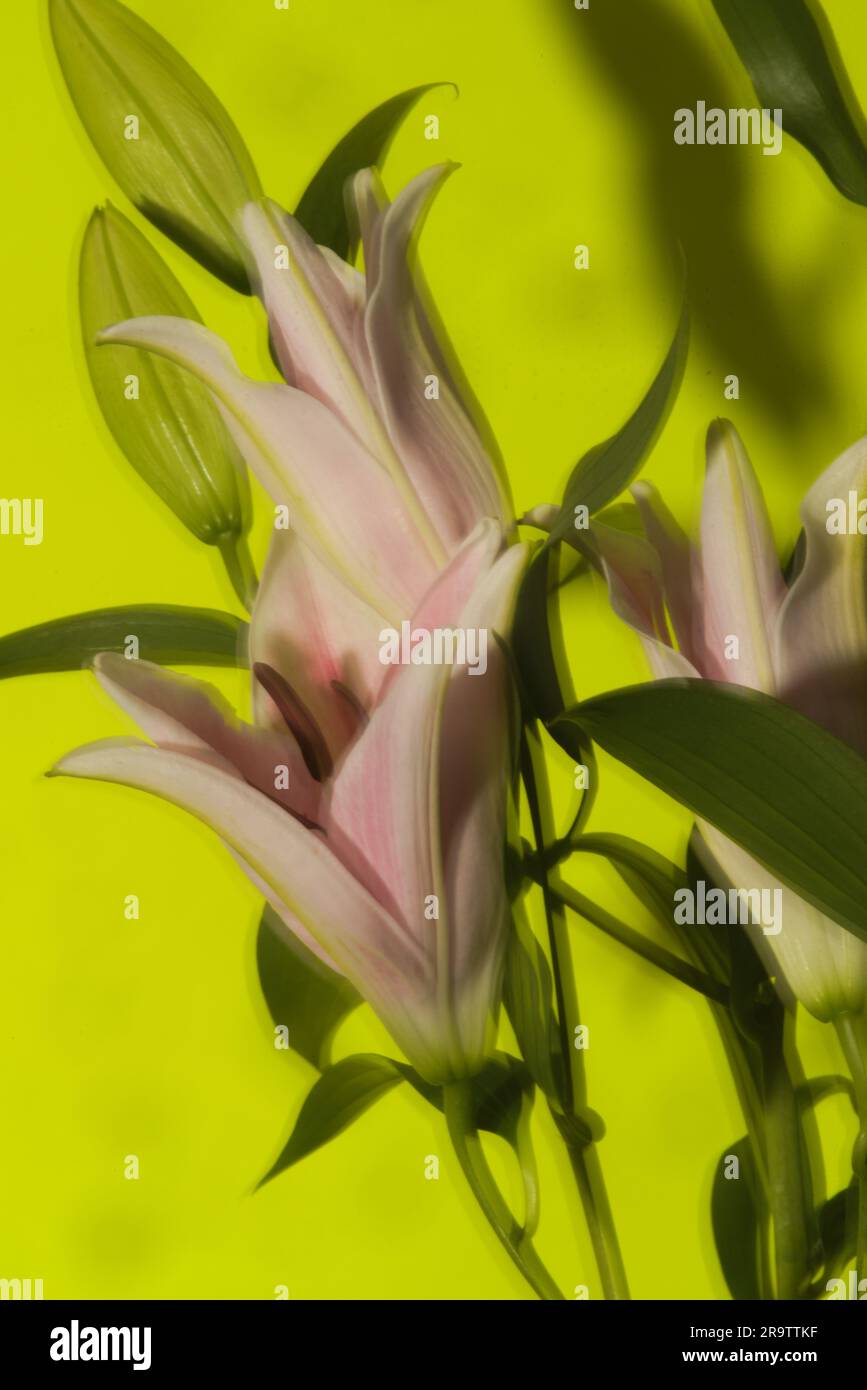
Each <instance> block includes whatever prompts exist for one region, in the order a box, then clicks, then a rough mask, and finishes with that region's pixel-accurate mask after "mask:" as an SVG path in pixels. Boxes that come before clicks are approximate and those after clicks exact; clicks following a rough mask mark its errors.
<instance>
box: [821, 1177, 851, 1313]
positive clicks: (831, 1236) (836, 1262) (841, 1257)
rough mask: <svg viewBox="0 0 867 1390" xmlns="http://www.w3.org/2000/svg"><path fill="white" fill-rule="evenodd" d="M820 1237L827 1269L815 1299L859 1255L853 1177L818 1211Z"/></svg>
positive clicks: (825, 1268) (823, 1292)
mask: <svg viewBox="0 0 867 1390" xmlns="http://www.w3.org/2000/svg"><path fill="white" fill-rule="evenodd" d="M817 1218H818V1225H819V1236H820V1239H821V1242H822V1255H823V1260H824V1268H823V1270H822V1277H821V1279H820V1280H819V1283H818V1285H817V1287H816V1288H815V1289H814V1290H813V1296H814V1297H815V1298H822V1297H823V1296H824V1294H825V1293H826V1289H825V1284H826V1282H827V1280H829V1279H834V1278H837V1277H839V1275H840V1274H841V1273H842V1272H843V1270H844V1269H845V1268H846V1265H847V1264H848V1263H849V1261H850V1260H851V1259H852V1258H853V1256H854V1255H855V1246H856V1230H857V1225H858V1184H857V1182H856V1181H855V1180H854V1179H853V1181H852V1182H851V1183H850V1184H849V1186H848V1187H844V1188H843V1190H842V1192H835V1193H834V1196H833V1197H829V1198H828V1200H827V1202H824V1203H823V1204H822V1206H821V1207H820V1208H819V1210H818V1212H817Z"/></svg>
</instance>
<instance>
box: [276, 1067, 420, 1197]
mask: <svg viewBox="0 0 867 1390" xmlns="http://www.w3.org/2000/svg"><path fill="white" fill-rule="evenodd" d="M402 1080H403V1076H402V1074H401V1071H400V1069H399V1068H398V1066H397V1064H396V1063H395V1062H392V1061H390V1060H389V1058H388V1057H380V1056H378V1055H377V1054H376V1053H373V1052H367V1053H364V1052H359V1053H357V1054H356V1055H355V1056H354V1057H346V1058H344V1059H343V1061H342V1062H335V1064H334V1066H332V1067H329V1068H328V1070H327V1071H324V1072H323V1073H322V1075H321V1076H320V1077H318V1078H317V1079H316V1081H314V1083H313V1086H312V1087H311V1089H310V1091H309V1092H308V1094H307V1098H306V1100H305V1101H304V1104H303V1105H302V1107H301V1113H300V1114H299V1116H298V1119H297V1120H296V1122H295V1128H294V1129H293V1131H292V1134H291V1135H290V1137H289V1142H288V1143H287V1144H286V1146H285V1147H284V1149H283V1151H282V1153H281V1154H280V1156H279V1158H278V1159H277V1161H276V1162H275V1163H274V1165H273V1167H271V1168H270V1169H269V1170H268V1172H267V1173H266V1174H265V1176H264V1178H262V1179H261V1181H260V1183H259V1186H260V1187H262V1186H263V1185H264V1184H265V1183H266V1182H270V1180H271V1179H272V1178H276V1177H277V1175H278V1174H279V1173H283V1172H285V1170H286V1169H287V1168H291V1167H292V1165H293V1163H298V1161H299V1160H300V1159H302V1158H306V1156H307V1155H308V1154H311V1153H313V1152H314V1150H315V1149H319V1148H321V1147H322V1145H323V1144H327V1143H328V1141H329V1140H330V1139H334V1138H335V1137H336V1136H337V1135H338V1134H340V1133H341V1132H342V1131H343V1130H344V1129H347V1128H348V1127H349V1125H351V1124H352V1123H353V1122H354V1121H355V1120H357V1119H358V1118H359V1116H361V1115H363V1114H364V1112H365V1110H369V1109H370V1107H371V1105H373V1104H374V1103H375V1102H376V1101H378V1100H379V1099H380V1097H381V1096H384V1095H385V1093H386V1092H387V1091H390V1090H391V1089H392V1087H394V1086H396V1085H397V1084H398V1083H399V1082H400V1081H402Z"/></svg>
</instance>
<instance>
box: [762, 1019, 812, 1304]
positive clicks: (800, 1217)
mask: <svg viewBox="0 0 867 1390" xmlns="http://www.w3.org/2000/svg"><path fill="white" fill-rule="evenodd" d="M762 1081H763V1099H764V1108H765V1138H766V1144H767V1171H768V1202H769V1205H770V1209H771V1216H772V1219H773V1229H774V1267H775V1271H776V1296H777V1298H778V1299H795V1298H801V1297H803V1293H804V1288H805V1285H806V1280H807V1277H808V1273H809V1251H810V1241H809V1233H808V1229H807V1222H806V1216H805V1213H806V1211H807V1209H808V1193H807V1190H806V1186H805V1183H806V1177H805V1172H804V1163H803V1158H804V1140H803V1135H802V1132H801V1115H800V1110H799V1107H798V1098H797V1096H796V1094H795V1089H794V1087H793V1086H792V1079H791V1077H790V1076H789V1071H788V1068H787V1066H786V1061H785V1057H784V1055H783V1049H782V1046H780V1045H777V1043H775V1042H773V1041H771V1042H769V1043H767V1044H766V1045H765V1046H763V1048H762Z"/></svg>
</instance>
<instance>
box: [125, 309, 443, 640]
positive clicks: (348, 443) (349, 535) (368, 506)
mask: <svg viewBox="0 0 867 1390" xmlns="http://www.w3.org/2000/svg"><path fill="white" fill-rule="evenodd" d="M99 341H100V342H122V343H126V344H128V345H129V346H132V347H141V348H146V349H148V350H149V351H151V352H156V353H157V354H159V355H161V356H164V357H167V358H168V359H169V360H170V361H173V362H176V363H177V364H178V365H179V366H182V367H185V368H186V369H187V370H189V371H190V372H192V373H193V375H194V376H196V377H198V379H199V380H200V381H202V382H203V383H204V384H205V385H206V386H207V387H209V389H210V390H211V391H212V392H213V394H214V397H215V399H216V401H217V403H218V405H219V406H220V408H221V411H222V413H223V415H224V418H225V419H226V422H227V424H228V425H229V428H230V429H231V431H232V433H233V435H234V436H235V439H236V442H237V443H238V445H239V447H240V449H241V451H242V452H243V453H244V455H245V457H246V459H247V461H248V463H249V464H250V467H251V468H252V469H253V471H254V472H255V473H256V474H257V476H258V478H259V480H260V482H261V483H262V484H263V486H264V487H265V488H266V490H267V491H268V492H269V493H270V494H271V496H272V498H273V499H274V500H275V502H277V503H281V504H284V505H286V506H288V508H289V513H290V521H291V524H292V525H293V526H294V528H295V529H296V530H297V531H298V532H299V534H300V535H301V536H302V538H303V539H304V541H305V543H306V544H307V545H309V546H310V548H311V549H312V550H314V551H315V552H316V554H317V555H318V557H319V558H320V559H321V561H322V562H323V564H325V565H326V566H328V567H329V568H330V569H332V570H333V571H334V572H335V573H336V574H338V575H340V576H341V577H342V578H343V579H344V580H345V582H346V583H347V584H348V585H349V586H350V587H351V588H353V589H354V590H355V592H356V593H357V594H359V595H360V596H361V597H362V598H363V599H364V600H365V601H366V602H368V603H370V604H371V605H372V606H373V607H374V608H378V609H379V610H380V611H381V612H383V613H385V614H389V613H391V614H392V615H393V617H396V618H399V617H400V616H401V615H403V614H404V613H406V612H411V611H412V607H413V605H414V603H415V602H416V601H417V598H418V595H419V594H420V593H423V592H424V590H425V589H426V588H427V587H428V585H429V584H430V583H431V581H432V579H433V577H434V575H435V573H436V567H435V564H434V561H433V558H432V555H431V552H430V550H429V549H428V547H427V543H426V539H425V537H424V535H423V534H422V533H421V532H420V531H419V530H418V529H417V528H416V527H415V525H414V524H413V523H412V521H411V520H410V519H409V516H408V514H407V511H406V509H405V507H404V506H403V504H402V502H401V500H400V497H399V495H398V493H397V491H396V489H395V488H394V486H393V484H392V482H391V480H390V479H389V476H388V474H387V472H386V471H385V469H384V468H383V467H382V466H381V464H380V463H379V462H378V461H377V460H376V459H374V458H373V457H372V455H371V454H369V453H368V452H367V450H366V449H365V448H364V447H363V445H362V444H361V443H360V442H359V440H358V439H357V438H356V436H355V435H354V434H352V433H351V432H350V431H349V430H348V429H347V428H346V427H345V426H344V425H343V424H341V422H340V420H338V418H337V417H336V416H335V415H334V414H332V412H331V411H329V410H328V409H327V408H326V407H325V406H323V405H322V404H321V403H320V402H319V401H317V400H314V399H313V397H312V396H308V395H305V394H304V393H303V392H302V391H297V390H295V388H293V387H291V386H287V385H282V384H278V383H276V382H256V381H252V380H251V379H250V378H249V377H246V376H244V375H243V373H242V372H240V371H239V370H238V367H237V365H236V363H235V360H234V358H233V357H232V354H231V352H230V351H229V349H228V348H227V347H226V345H225V343H223V342H222V341H221V339H219V338H218V337H217V336H216V335H215V334H213V333H211V332H209V331H208V329H206V328H204V327H202V325H201V324H197V323H192V322H190V321H189V320H187V319H177V318H142V319H135V320H130V321H129V322H128V323H121V324H117V325H115V326H114V327H113V328H110V329H106V330H105V331H104V332H103V333H101V334H100V335H99Z"/></svg>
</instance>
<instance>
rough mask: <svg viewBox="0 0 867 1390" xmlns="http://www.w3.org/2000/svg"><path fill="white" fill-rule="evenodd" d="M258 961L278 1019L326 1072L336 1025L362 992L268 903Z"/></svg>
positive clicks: (266, 993) (293, 1045) (301, 1050)
mask: <svg viewBox="0 0 867 1390" xmlns="http://www.w3.org/2000/svg"><path fill="white" fill-rule="evenodd" d="M256 965H257V968H258V971H259V983H260V984H261V986H262V993H263V994H264V996H265V1002H266V1003H267V1005H268V1009H269V1011H270V1013H271V1017H272V1018H273V1020H274V1022H275V1024H277V1025H279V1026H282V1027H285V1028H286V1029H287V1031H288V1035H289V1046H290V1047H291V1048H292V1049H293V1051H295V1052H298V1053H300V1054H301V1056H302V1057H305V1058H306V1059H307V1061H308V1062H310V1064H311V1065H312V1066H314V1067H316V1068H317V1069H318V1070H319V1071H323V1070H324V1069H325V1068H326V1067H327V1066H328V1064H329V1060H330V1058H329V1051H330V1046H331V1038H332V1036H333V1034H334V1031H335V1029H336V1028H337V1026H338V1024H339V1023H340V1022H341V1021H342V1020H343V1019H344V1018H345V1017H346V1016H347V1014H349V1013H351V1012H352V1010H353V1009H354V1008H355V1007H356V1006H357V1005H358V1004H359V1003H360V998H361V997H360V995H359V993H358V991H357V990H356V989H355V988H354V986H353V985H351V984H350V983H349V981H348V980H347V979H345V978H344V977H343V976H342V975H338V974H337V973H336V971H334V970H329V969H328V967H327V966H326V965H324V964H323V962H322V961H320V960H317V958H316V956H314V954H313V952H312V951H309V950H308V949H307V947H306V946H304V945H303V943H302V942H300V941H298V940H297V939H296V938H294V937H289V936H288V934H287V931H286V928H285V927H283V926H282V924H281V923H280V921H279V919H278V917H277V915H276V913H275V912H274V911H273V910H272V909H271V908H270V907H266V908H265V910H264V912H263V913H262V920H261V922H260V923H259V934H258V937H257V939H256Z"/></svg>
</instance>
